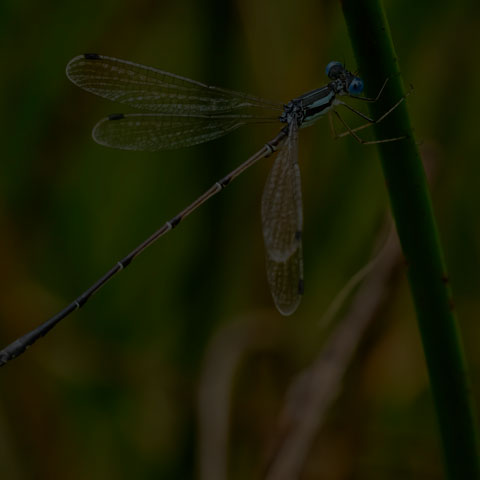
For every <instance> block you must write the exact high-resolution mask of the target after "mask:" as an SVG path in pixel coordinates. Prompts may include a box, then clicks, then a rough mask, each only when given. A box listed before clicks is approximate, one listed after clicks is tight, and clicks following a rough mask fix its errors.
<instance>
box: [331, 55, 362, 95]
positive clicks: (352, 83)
mask: <svg viewBox="0 0 480 480" xmlns="http://www.w3.org/2000/svg"><path fill="white" fill-rule="evenodd" d="M325 72H326V74H327V76H328V77H329V78H331V79H332V80H337V81H338V80H340V82H341V85H342V87H343V89H342V90H344V92H345V93H347V92H348V93H349V94H351V95H359V94H360V93H362V92H363V80H362V79H361V78H360V77H357V76H356V75H354V74H353V73H351V72H349V71H348V70H347V69H346V68H345V66H344V65H343V63H340V62H330V63H329V64H328V65H327V68H326V69H325ZM339 93H341V92H339Z"/></svg>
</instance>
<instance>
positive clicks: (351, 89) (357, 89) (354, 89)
mask: <svg viewBox="0 0 480 480" xmlns="http://www.w3.org/2000/svg"><path fill="white" fill-rule="evenodd" d="M362 92H363V80H362V79H361V78H358V77H355V78H354V79H353V80H352V81H351V82H350V85H349V86H348V93H351V94H352V95H358V94H359V93H362Z"/></svg>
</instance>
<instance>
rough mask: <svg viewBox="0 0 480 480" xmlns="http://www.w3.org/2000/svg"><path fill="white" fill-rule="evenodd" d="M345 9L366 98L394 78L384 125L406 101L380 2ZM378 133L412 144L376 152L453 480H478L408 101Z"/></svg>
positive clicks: (466, 395)
mask: <svg viewBox="0 0 480 480" xmlns="http://www.w3.org/2000/svg"><path fill="white" fill-rule="evenodd" d="M341 3H342V8H343V13H344V16H345V20H346V23H347V27H348V30H349V34H350V37H351V40H352V44H353V49H354V52H355V56H356V59H357V62H358V67H359V69H360V75H361V76H362V77H363V79H364V81H365V85H366V94H367V95H368V96H371V97H374V96H375V95H376V93H377V92H378V90H379V89H380V87H381V85H382V83H383V82H384V80H385V79H386V78H388V79H389V81H388V84H387V87H386V89H385V93H384V94H383V95H382V98H381V100H380V101H378V102H376V103H375V104H372V109H371V112H372V115H374V116H375V118H378V117H380V115H382V113H383V112H385V111H386V110H388V109H389V108H390V107H391V106H392V105H394V104H395V103H396V102H397V101H398V99H399V98H401V97H402V96H404V95H405V91H404V89H403V85H402V82H401V79H400V75H399V67H398V62H397V58H396V54H395V51H394V47H393V43H392V39H391V36H390V29H389V26H388V23H387V19H386V16H385V13H384V10H383V8H382V5H381V3H380V0H343V1H341ZM375 129H376V135H377V138H378V139H382V138H394V137H398V136H403V135H405V136H407V137H408V138H407V139H405V140H400V141H396V142H391V143H384V144H379V145H378V147H379V152H380V156H381V162H382V168H383V172H384V176H385V180H386V184H387V188H388V193H389V196H390V202H391V207H392V211H393V215H394V218H395V223H396V227H397V232H398V236H399V238H400V243H401V245H402V249H403V253H404V255H405V258H406V262H407V268H408V279H409V283H410V289H411V292H412V296H413V300H414V304H415V309H416V312H417V317H418V324H419V329H420V333H421V337H422V342H423V348H424V352H425V358H426V362H427V367H428V372H429V376H430V382H431V388H432V392H433V398H434V402H435V405H436V410H437V416H438V423H439V426H440V432H441V437H442V442H443V447H444V456H445V460H446V462H445V463H446V468H447V472H448V478H450V479H455V480H464V479H465V480H467V479H468V480H470V479H478V478H480V463H479V457H478V435H477V429H476V419H475V415H474V409H473V403H472V399H471V392H470V384H469V379H468V376H467V373H466V362H465V358H464V353H463V349H462V343H461V338H460V333H459V329H458V326H457V321H456V318H455V314H454V312H453V302H452V299H451V293H450V289H449V286H448V277H447V274H446V269H445V266H444V261H443V254H442V251H441V246H440V242H439V237H438V232H437V227H436V224H435V219H434V216H433V211H432V205H431V200H430V196H429V192H428V187H427V182H426V178H425V173H424V170H423V166H422V163H421V160H420V155H419V152H418V148H417V145H416V143H415V140H414V137H413V132H412V129H411V127H410V121H409V118H408V113H407V107H406V102H404V103H403V104H401V105H400V106H399V107H398V108H397V109H395V110H394V111H393V112H392V113H391V114H390V115H389V116H388V117H387V118H386V119H385V120H384V121H382V122H381V123H380V124H378V125H376V126H375ZM359 133H363V132H359ZM419 454H421V452H419Z"/></svg>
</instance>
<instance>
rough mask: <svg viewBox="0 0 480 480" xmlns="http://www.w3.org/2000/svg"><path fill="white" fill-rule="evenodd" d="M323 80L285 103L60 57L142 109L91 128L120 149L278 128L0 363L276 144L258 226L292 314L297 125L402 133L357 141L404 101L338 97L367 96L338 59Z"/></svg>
mask: <svg viewBox="0 0 480 480" xmlns="http://www.w3.org/2000/svg"><path fill="white" fill-rule="evenodd" d="M326 74H327V76H328V77H329V78H330V80H331V81H330V82H329V83H328V84H327V85H325V86H323V87H320V88H317V89H315V90H312V91H311V92H307V93H304V94H303V95H300V96H299V97H297V98H294V99H293V100H291V101H289V102H288V103H287V104H286V105H282V104H279V103H275V102H270V101H268V100H264V99H261V98H257V97H254V96H252V95H247V94H245V93H240V92H234V91H231V90H226V89H223V88H218V87H212V86H208V85H205V84H203V83H200V82H196V81H195V80H190V79H188V78H185V77H180V76H178V75H174V74H172V73H167V72H163V71H161V70H157V69H155V68H151V67H145V66H142V65H137V64H135V63H132V62H128V61H125V60H118V59H115V58H111V57H106V56H103V55H97V54H85V55H81V56H78V57H75V58H74V59H72V60H71V61H70V62H69V64H68V65H67V76H68V78H69V79H70V80H71V81H72V82H73V83H75V84H76V85H78V86H79V87H81V88H83V89H84V90H86V91H88V92H91V93H94V94H96V95H99V96H101V97H104V98H108V99H110V100H113V101H116V102H120V103H123V104H126V105H128V106H131V107H134V108H136V109H138V110H143V111H146V112H148V113H129V114H125V115H124V114H114V115H110V116H109V117H107V118H105V119H103V120H101V121H100V122H99V123H97V125H96V126H95V127H94V129H93V138H94V140H95V141H96V142H98V143H100V144H101V145H105V146H107V147H114V148H120V149H125V150H143V151H157V150H163V149H173V148H181V147H187V146H191V145H196V144H198V143H203V142H207V141H210V140H213V139H215V138H218V137H221V136H223V135H225V134H227V133H229V132H231V131H232V130H235V129H236V128H238V127H240V126H242V125H246V124H269V123H277V124H278V123H279V122H280V123H281V124H284V126H282V128H281V130H280V131H279V133H278V134H277V135H276V136H275V137H274V138H272V139H271V140H270V141H268V142H267V143H265V145H264V146H263V147H262V148H261V149H260V150H259V151H258V152H257V153H255V154H254V155H252V156H251V157H250V158H249V159H248V160H246V161H245V162H244V163H242V164H241V165H239V166H238V167H237V168H236V169H235V170H233V171H232V172H230V173H229V174H228V175H226V176H225V177H223V178H222V179H220V180H219V181H217V182H215V183H214V184H213V185H212V187H210V188H209V189H208V190H207V191H205V193H203V194H202V195H200V197H198V198H197V199H196V200H194V201H193V202H192V203H191V204H190V205H188V206H187V207H186V208H184V209H183V210H182V211H181V212H179V213H178V214H177V215H175V216H174V217H173V218H172V219H170V220H169V221H167V222H166V223H165V224H164V225H163V226H161V227H160V228H159V229H158V230H157V231H156V232H154V233H153V234H152V235H151V236H150V237H149V238H147V239H146V240H145V241H144V242H142V243H141V244H140V245H138V246H137V247H136V248H135V249H134V250H132V251H131V252H130V253H129V254H128V255H127V256H126V257H124V258H122V259H121V260H120V261H118V262H117V263H116V264H115V265H114V266H113V267H112V268H111V269H110V270H109V271H108V272H107V273H105V275H103V276H102V277H101V278H100V279H98V280H97V281H96V282H95V283H94V284H93V285H92V286H91V287H89V288H88V289H87V290H86V291H85V292H83V293H82V294H81V295H80V296H79V297H78V298H77V299H75V300H74V301H73V302H72V303H70V304H69V305H68V306H67V307H66V308H64V309H63V310H62V311H60V312H59V313H57V314H56V315H55V316H53V317H52V318H50V319H49V320H47V321H46V322H45V323H43V324H42V325H40V326H39V327H37V328H36V329H34V330H32V331H31V332H29V333H27V334H26V335H24V336H23V337H20V338H19V339H17V340H15V341H14V342H13V343H11V344H10V345H8V346H7V347H5V348H4V349H3V350H1V351H0V366H1V365H4V364H5V363H7V362H8V361H9V360H11V359H13V358H15V357H17V356H18V355H20V354H21V353H22V352H24V351H25V350H26V349H27V348H28V347H29V346H30V345H32V344H33V343H34V342H35V341H36V340H37V339H39V338H40V337H42V336H43V335H45V334H46V333H47V332H48V331H49V330H51V329H52V328H53V327H54V326H55V325H56V324H57V323H58V322H60V321H61V320H62V319H64V318H65V317H67V316H68V315H70V314H71V313H72V312H74V311H75V310H78V309H79V308H81V307H82V306H83V305H84V304H85V303H86V302H87V300H88V299H89V298H90V297H91V296H92V295H93V294H94V293H95V292H97V291H98V290H99V289H100V288H102V287H103V286H104V285H105V284H106V283H107V282H108V281H109V280H110V279H111V278H112V277H113V276H114V275H116V274H117V273H118V272H120V271H121V270H123V269H124V268H125V267H127V266H128V265H129V264H130V262H131V261H132V260H133V259H134V258H135V257H136V256H137V255H139V254H140V253H141V252H143V251H144V250H145V249H146V248H147V247H149V246H150V245H151V244H152V243H154V242H155V241H156V240H157V239H158V238H159V237H161V236H162V235H164V234H165V233H167V232H169V231H170V230H172V229H173V228H175V227H176V226H177V225H178V224H179V223H180V222H181V221H182V220H183V219H184V218H185V217H186V216H188V215H190V214H191V213H192V212H193V211H194V210H196V209H197V208H198V207H199V206H200V205H202V204H203V203H204V202H206V201H207V200H208V199H209V198H210V197H212V196H213V195H215V194H216V193H218V192H220V191H221V190H222V189H224V188H225V187H226V186H227V185H228V184H229V183H230V182H231V181H232V180H233V179H235V178H236V177H237V176H238V175H240V174H241V173H242V172H244V171H245V170H246V169H247V168H249V167H251V166H252V165H253V164H255V163H256V162H258V161H259V160H260V159H262V158H266V157H269V156H270V155H272V154H273V153H274V152H277V157H276V159H275V162H274V164H273V167H272V169H271V171H270V174H269V175H268V178H267V182H266V185H265V188H264V191H263V196H262V208H261V214H262V229H263V238H264V242H265V250H266V270H267V277H268V283H269V285H270V289H271V292H272V297H273V300H274V302H275V305H276V307H277V309H278V310H279V312H280V313H282V314H283V315H290V314H292V313H293V312H294V311H295V310H296V308H297V307H298V305H299V303H300V299H301V295H302V294H303V258H302V227H303V215H302V193H301V185H300V169H299V166H298V131H299V129H301V128H304V127H307V126H310V125H312V124H313V123H314V122H316V121H317V120H318V119H319V118H320V117H322V116H323V115H325V114H326V113H328V112H331V113H333V115H335V116H336V117H337V118H338V119H339V120H340V121H341V122H342V124H343V125H344V126H345V127H346V131H345V132H344V133H343V134H341V135H339V136H343V135H345V134H349V135H352V136H353V137H354V138H355V139H356V140H357V141H358V142H360V143H363V144H373V143H381V142H390V141H394V140H400V139H401V138H403V137H398V138H389V139H386V140H379V141H370V142H365V141H363V140H362V139H361V138H360V137H359V136H358V134H357V133H356V132H357V131H358V130H361V129H362V128H364V127H365V126H368V125H370V124H375V123H378V122H380V121H381V120H383V119H384V118H385V117H386V116H387V115H388V114H389V113H390V112H391V111H392V110H394V109H395V108H396V107H397V106H398V105H399V104H400V103H401V102H402V101H403V100H404V98H402V99H400V100H399V101H398V102H397V103H396V104H395V105H394V106H393V107H392V108H390V109H389V110H388V111H387V112H386V113H384V114H383V115H382V116H381V117H380V118H379V119H377V120H373V119H371V118H369V117H368V116H366V115H365V114H363V113H362V112H360V111H358V110H357V109H355V108H353V107H352V106H350V105H348V104H347V103H345V102H343V101H342V100H341V99H340V97H350V98H354V99H357V100H364V101H367V102H374V101H376V100H378V98H379V97H380V95H381V93H382V91H383V89H384V87H385V85H386V83H387V82H386V81H385V83H384V84H383V86H382V88H381V90H380V92H379V93H378V95H377V97H376V98H367V97H360V96H358V95H359V94H361V93H362V91H363V82H362V80H361V79H360V78H359V77H357V76H356V75H354V74H352V73H351V72H349V71H348V70H346V69H345V67H344V66H343V65H342V64H341V63H340V62H330V63H329V64H328V65H327V68H326ZM337 107H344V108H347V109H349V110H350V111H352V112H354V113H355V114H357V115H359V116H360V117H361V118H363V119H364V120H365V121H366V122H367V123H366V124H365V125H362V126H360V127H357V128H355V129H351V128H350V127H349V126H348V125H347V123H346V122H345V121H344V120H343V119H342V117H341V116H340V114H339V113H338V111H337Z"/></svg>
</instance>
